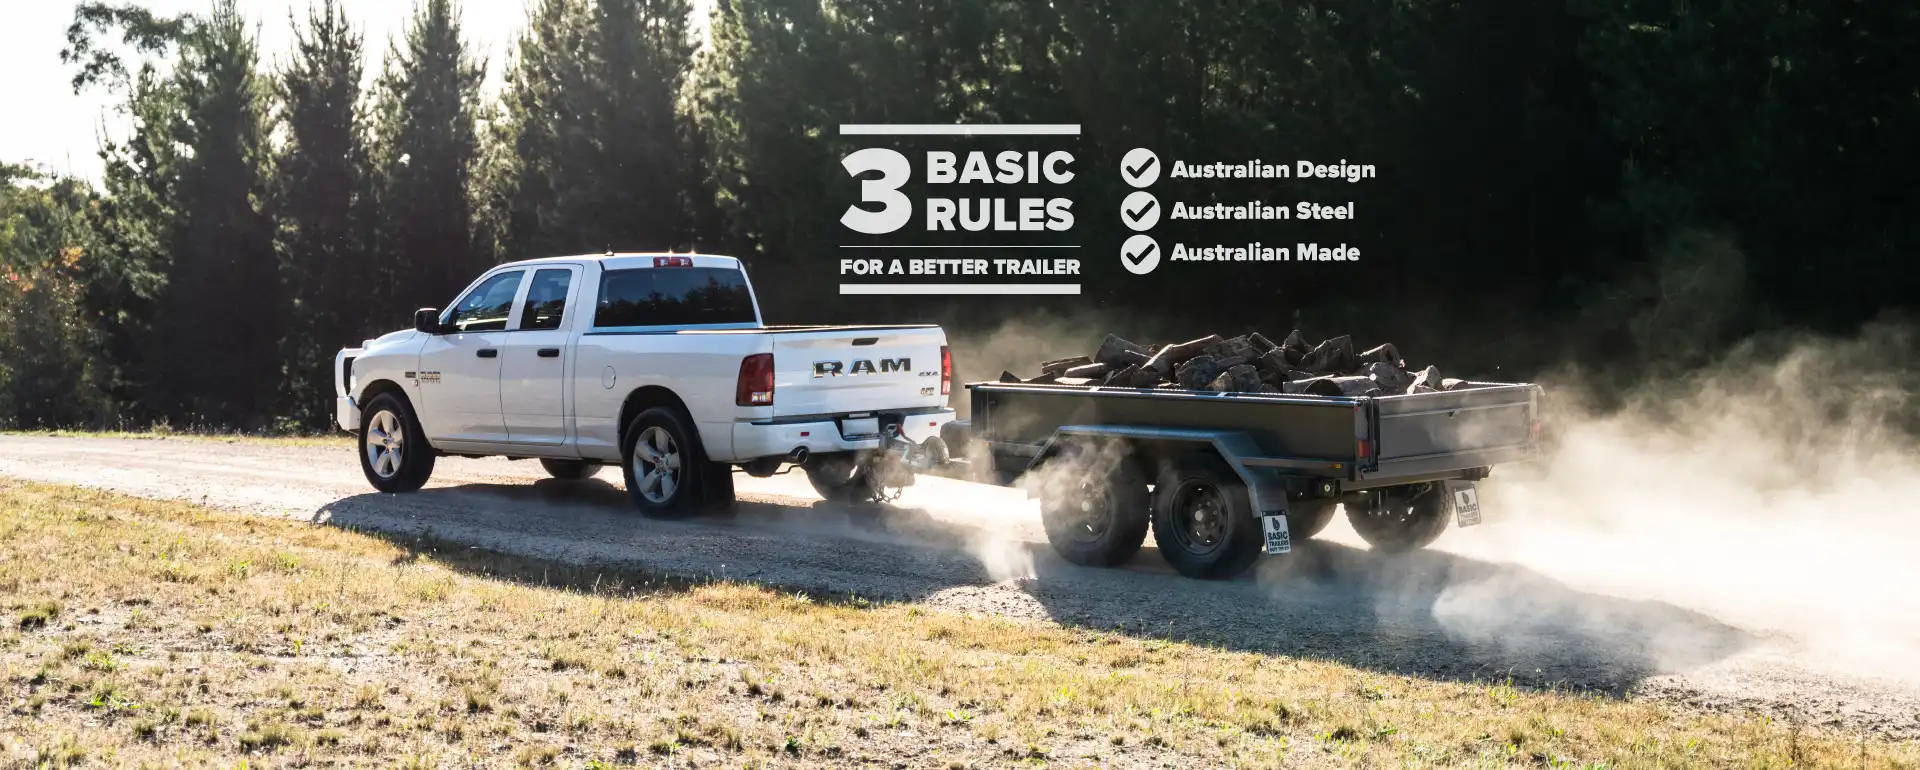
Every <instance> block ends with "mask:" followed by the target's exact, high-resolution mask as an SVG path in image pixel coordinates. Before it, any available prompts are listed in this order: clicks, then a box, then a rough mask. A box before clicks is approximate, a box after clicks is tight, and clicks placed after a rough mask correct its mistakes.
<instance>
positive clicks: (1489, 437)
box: [1374, 385, 1540, 475]
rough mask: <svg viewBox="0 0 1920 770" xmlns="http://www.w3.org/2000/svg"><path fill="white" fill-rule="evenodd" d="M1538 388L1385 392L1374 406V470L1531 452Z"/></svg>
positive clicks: (1442, 466) (1482, 461)
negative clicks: (1404, 394)
mask: <svg viewBox="0 0 1920 770" xmlns="http://www.w3.org/2000/svg"><path fill="white" fill-rule="evenodd" d="M1539 391H1540V389H1539V386H1536V385H1499V386H1493V387H1482V388H1472V389H1468V390H1453V391H1442V392H1438V393H1419V394H1414V395H1406V396H1388V397H1386V398H1380V399H1376V400H1375V403H1376V404H1377V405H1378V409H1379V412H1378V414H1379V422H1378V428H1377V430H1376V433H1375V443H1374V451H1375V456H1376V457H1378V458H1379V467H1378V470H1377V474H1393V475H1403V474H1408V475H1410V474H1414V473H1428V472H1436V471H1447V470H1460V469H1465V468H1475V467H1480V466H1483V465H1494V464H1496V463H1503V462H1512V461H1515V460H1521V459H1526V458H1527V457H1529V456H1531V455H1532V454H1533V452H1534V448H1535V443H1536V440H1537V439H1536V433H1535V430H1536V428H1535V420H1536V417H1537V412H1536V410H1537V409H1538V394H1539Z"/></svg>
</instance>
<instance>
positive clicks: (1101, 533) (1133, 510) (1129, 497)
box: [1040, 460, 1151, 567]
mask: <svg viewBox="0 0 1920 770" xmlns="http://www.w3.org/2000/svg"><path fill="white" fill-rule="evenodd" d="M1150 505H1151V503H1150V501H1149V500H1148V495H1147V479H1146V476H1145V475H1144V474H1142V473H1141V472H1140V469H1139V468H1137V467H1135V466H1134V464H1133V463H1131V462H1128V461H1125V460H1122V461H1120V462H1119V463H1117V464H1115V465H1114V468H1113V470H1111V471H1108V472H1107V473H1106V474H1104V475H1103V476H1090V477H1088V478H1086V479H1083V480H1081V481H1080V482H1079V485H1078V488H1076V489H1073V490H1072V491H1069V492H1067V493H1065V494H1056V495H1042V496H1041V498H1040V523H1041V524H1042V525H1043V526H1044V527H1045V528H1046V530H1047V542H1048V543H1050V544H1052V545H1053V550H1054V552H1055V553H1058V554H1060V556H1061V558H1064V559H1066V560H1067V561H1070V562H1073V563H1074V564H1080V565H1085V566H1089V567H1111V566H1113V565H1116V564H1125V563H1126V562H1127V560H1129V559H1132V558H1133V555H1134V554H1136V553H1139V552H1140V545H1141V544H1142V543H1144V542H1146V539H1147V522H1148V519H1149V518H1150V514H1149V513H1148V508H1149V507H1150Z"/></svg>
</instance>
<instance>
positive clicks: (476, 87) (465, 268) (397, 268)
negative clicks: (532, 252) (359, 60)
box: [373, 0, 485, 324]
mask: <svg viewBox="0 0 1920 770" xmlns="http://www.w3.org/2000/svg"><path fill="white" fill-rule="evenodd" d="M457 16H458V9H457V7H456V6H455V4H454V3H453V1H452V0H422V2H421V3H420V4H419V5H417V6H415V8H414V15H413V20H412V22H411V23H410V24H409V25H408V26H407V30H406V33H405V36H404V38H403V39H402V40H399V41H397V42H396V43H395V44H394V46H393V49H392V51H391V52H390V53H389V54H388V57H387V66H386V72H385V73H384V74H383V75H382V76H381V78H380V82H379V97H378V106H377V107H376V110H375V121H376V122H375V126H374V138H375V144H374V150H373V157H374V160H375V168H376V169H378V173H379V174H380V177H381V178H380V180H379V203H378V211H379V213H378V218H379V226H378V238H379V253H380V255H381V259H382V262H383V264H385V265H388V266H390V267H389V268H388V270H390V271H391V272H390V273H389V276H388V277H387V279H386V280H384V281H382V282H381V283H382V285H385V286H390V287H392V289H393V292H394V296H392V297H391V298H389V299H388V300H387V301H385V302H384V303H383V306H382V307H383V308H384V311H383V313H382V314H381V317H382V320H383V321H384V322H386V323H388V324H396V323H403V322H404V321H405V320H406V319H407V318H409V317H410V316H411V313H412V310H411V309H412V308H415V307H421V306H434V307H438V306H443V305H445V304H446V303H448V302H451V301H452V300H453V299H454V297H453V294H454V292H456V291H458V290H459V289H460V287H462V286H465V285H466V284H467V282H468V281H469V280H471V279H472V278H473V274H474V272H475V271H476V270H478V269H479V268H481V267H483V266H484V264H485V262H484V260H483V259H482V258H481V257H480V252H479V251H478V250H477V249H476V248H475V245H474V237H473V227H474V217H473V216H472V210H473V206H472V202H471V200H470V199H469V197H468V195H469V189H468V183H469V180H470V179H471V178H472V176H473V173H474V170H475V166H476V160H477V155H478V148H477V145H478V138H477V129H476V127H475V117H476V112H477V109H478V102H479V94H480V81H481V78H482V75H483V73H484V66H483V65H482V64H481V63H480V62H479V61H477V60H476V59H475V58H474V57H473V56H472V55H471V54H470V53H468V51H467V49H466V45H465V43H464V42H462V40H461V38H460V22H459V19H458V18H457Z"/></svg>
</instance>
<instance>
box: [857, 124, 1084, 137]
mask: <svg viewBox="0 0 1920 770" xmlns="http://www.w3.org/2000/svg"><path fill="white" fill-rule="evenodd" d="M840 134H841V135H842V136H1079V135H1080V124H1079V123H1024V124H993V123H843V124H841V125H840Z"/></svg>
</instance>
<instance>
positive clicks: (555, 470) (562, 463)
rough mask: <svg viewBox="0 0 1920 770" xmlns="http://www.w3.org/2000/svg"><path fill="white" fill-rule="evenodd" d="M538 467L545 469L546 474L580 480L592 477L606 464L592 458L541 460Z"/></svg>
mask: <svg viewBox="0 0 1920 770" xmlns="http://www.w3.org/2000/svg"><path fill="white" fill-rule="evenodd" d="M540 467H542V468H545V469H547V475H548V476H552V477H554V478H556V479H562V480H565V481H580V480H583V479H590V478H593V477H594V476H595V475H596V474H598V473H600V469H601V468H604V467H606V466H604V465H601V464H600V463H597V462H593V461H592V460H541V461H540Z"/></svg>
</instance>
